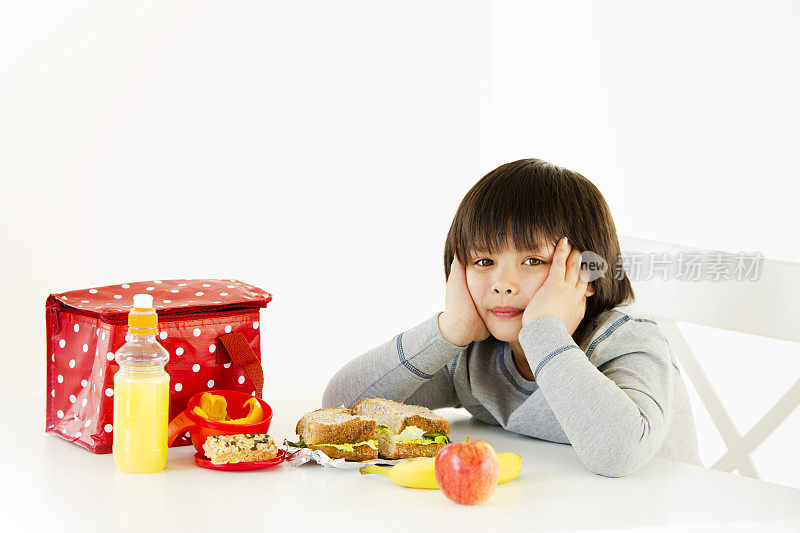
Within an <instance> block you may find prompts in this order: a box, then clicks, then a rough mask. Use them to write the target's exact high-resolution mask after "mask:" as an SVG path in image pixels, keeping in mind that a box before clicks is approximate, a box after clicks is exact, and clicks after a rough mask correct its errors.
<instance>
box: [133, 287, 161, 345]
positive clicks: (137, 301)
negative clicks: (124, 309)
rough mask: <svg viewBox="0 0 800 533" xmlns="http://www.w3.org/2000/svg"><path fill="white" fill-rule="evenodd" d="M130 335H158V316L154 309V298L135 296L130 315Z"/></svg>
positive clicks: (144, 295) (146, 295)
mask: <svg viewBox="0 0 800 533" xmlns="http://www.w3.org/2000/svg"><path fill="white" fill-rule="evenodd" d="M128 333H130V334H132V335H156V334H157V333H158V315H156V311H155V309H153V297H152V296H151V295H149V294H136V295H134V296H133V309H132V310H131V312H130V313H128Z"/></svg>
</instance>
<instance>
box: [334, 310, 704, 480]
mask: <svg viewBox="0 0 800 533" xmlns="http://www.w3.org/2000/svg"><path fill="white" fill-rule="evenodd" d="M439 314H440V313H436V314H435V315H434V316H432V317H430V318H428V319H427V320H425V321H424V322H422V323H421V324H419V325H417V326H415V327H413V328H411V329H410V330H408V331H406V332H403V333H400V334H399V335H397V336H395V337H394V338H393V339H392V340H390V341H388V342H386V343H384V344H382V345H380V346H378V347H376V348H373V349H372V350H370V351H368V352H367V353H365V354H363V355H361V356H360V357H358V358H356V359H354V360H353V361H351V362H350V363H348V364H347V365H345V366H344V367H343V368H342V369H341V370H339V372H337V373H336V375H335V376H334V377H333V378H332V379H331V380H330V382H329V383H328V386H327V388H326V389H325V393H324V395H323V400H322V403H323V406H324V407H334V406H340V405H346V406H348V407H352V406H353V405H354V404H355V403H356V402H358V401H359V400H361V399H363V398H376V397H380V398H389V399H392V400H395V401H399V402H405V403H410V404H415V405H424V406H427V407H429V408H431V409H436V408H440V407H464V408H465V409H467V411H469V412H470V413H471V414H472V415H473V416H474V417H475V418H477V419H478V420H481V421H483V422H486V423H489V424H495V425H500V426H502V427H503V428H505V429H507V430H509V431H514V432H516V433H521V434H524V435H529V436H531V437H537V438H540V439H544V440H548V441H552V442H560V443H564V444H572V446H573V448H574V449H575V452H576V453H577V455H578V457H579V458H580V460H581V461H582V462H583V464H584V465H585V466H586V467H587V468H588V469H589V470H590V471H591V472H594V473H595V474H600V475H604V476H612V477H619V476H626V475H629V474H631V473H633V472H635V471H636V470H638V469H639V468H641V467H642V466H644V465H645V464H646V463H647V462H648V461H650V459H651V458H652V457H653V456H654V455H658V456H659V457H665V458H668V459H676V460H679V461H683V462H687V463H691V464H696V465H699V466H702V463H701V461H700V457H699V451H698V447H697V434H696V431H695V426H694V418H693V416H692V410H691V405H690V403H689V397H688V394H687V391H686V386H685V384H684V382H683V379H682V377H681V374H680V372H679V370H678V367H677V363H676V361H675V357H674V355H673V353H672V350H671V349H670V347H669V343H668V342H667V340H666V338H665V337H664V336H663V335H662V333H661V331H660V330H659V329H658V325H657V323H656V322H654V321H653V320H650V319H648V318H644V317H641V316H639V315H637V314H636V313H634V312H633V311H632V310H630V309H628V308H627V306H619V307H616V308H614V309H612V310H609V311H606V312H604V313H601V314H600V315H598V316H597V317H596V319H595V320H594V321H593V323H592V324H591V329H590V331H589V333H588V334H587V335H585V338H584V340H583V342H582V344H581V345H580V346H578V345H577V344H576V343H575V341H574V340H573V339H572V336H571V335H570V334H569V333H567V329H566V327H565V326H564V323H563V322H561V321H560V320H559V319H557V318H555V317H552V316H544V317H540V318H538V319H536V320H533V321H532V322H530V323H528V324H527V325H526V326H525V327H524V328H522V330H521V331H520V334H519V342H520V344H521V346H522V349H523V351H524V352H525V358H526V359H527V361H528V364H529V365H530V367H531V370H533V374H534V381H528V380H527V379H525V378H523V377H522V376H521V375H520V373H519V372H518V371H517V368H516V366H515V365H514V361H513V357H512V353H511V347H510V346H509V345H508V343H506V342H501V341H498V340H496V339H495V338H494V337H489V338H488V339H487V340H485V341H479V342H473V343H470V344H469V345H468V346H466V347H462V346H456V345H454V344H452V343H450V342H448V341H447V340H445V339H444V338H443V337H442V334H441V332H440V331H439V325H438V317H439Z"/></svg>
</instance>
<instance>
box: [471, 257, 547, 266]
mask: <svg viewBox="0 0 800 533" xmlns="http://www.w3.org/2000/svg"><path fill="white" fill-rule="evenodd" d="M481 261H488V262H489V263H488V264H485V263H482V262H481ZM528 261H534V263H528ZM492 262H493V261H492V260H491V259H486V258H485V257H482V258H480V259H478V260H477V261H475V264H476V265H478V266H491V263H492ZM523 264H526V265H528V266H536V265H543V264H544V261H542V260H541V259H537V258H536V257H529V258H527V259H526V260H525V261H523Z"/></svg>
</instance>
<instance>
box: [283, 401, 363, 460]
mask: <svg viewBox="0 0 800 533" xmlns="http://www.w3.org/2000/svg"><path fill="white" fill-rule="evenodd" d="M375 426H376V424H375V421H374V420H371V419H368V418H362V417H359V416H354V415H353V414H352V413H351V412H350V410H349V409H345V408H344V407H330V408H327V409H318V410H316V411H312V412H310V413H307V414H306V415H304V416H303V418H301V419H300V421H299V422H297V427H296V428H295V431H296V433H297V434H298V435H299V436H300V442H299V443H298V444H299V445H300V446H306V447H308V448H313V449H316V450H320V451H321V452H323V453H324V454H325V455H327V456H328V457H330V458H331V459H346V460H348V461H371V460H374V459H377V458H378V445H377V439H376V435H375Z"/></svg>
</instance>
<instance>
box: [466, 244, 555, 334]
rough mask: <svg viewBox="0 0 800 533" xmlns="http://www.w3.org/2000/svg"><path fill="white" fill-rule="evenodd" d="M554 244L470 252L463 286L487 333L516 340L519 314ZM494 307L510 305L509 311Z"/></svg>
mask: <svg viewBox="0 0 800 533" xmlns="http://www.w3.org/2000/svg"><path fill="white" fill-rule="evenodd" d="M554 253H555V246H554V245H551V244H546V245H545V248H544V249H543V250H518V249H517V248H516V247H515V245H514V243H513V242H511V241H510V240H507V248H506V249H505V250H503V251H502V252H495V253H494V254H493V255H489V254H488V253H487V252H480V251H479V252H474V253H473V254H472V255H471V256H470V259H469V261H467V265H466V274H467V288H468V289H469V293H470V295H471V296H472V300H473V301H474V302H475V307H476V309H477V310H478V314H480V316H481V318H482V319H483V321H484V323H485V324H486V327H487V328H488V329H489V332H490V333H491V334H492V335H494V337H495V338H496V339H498V340H500V341H505V342H516V341H517V340H518V337H519V332H520V330H521V329H522V313H523V311H525V308H526V307H527V306H528V303H529V302H530V301H531V299H532V298H533V295H534V294H536V291H538V290H539V287H541V286H542V285H543V284H544V282H545V280H546V279H547V276H548V274H549V273H550V265H551V264H552V260H553V254H554ZM498 307H510V308H513V310H512V311H511V312H508V311H507V310H505V312H504V310H502V309H496V308H498Z"/></svg>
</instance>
